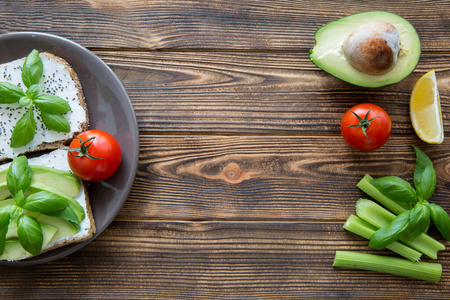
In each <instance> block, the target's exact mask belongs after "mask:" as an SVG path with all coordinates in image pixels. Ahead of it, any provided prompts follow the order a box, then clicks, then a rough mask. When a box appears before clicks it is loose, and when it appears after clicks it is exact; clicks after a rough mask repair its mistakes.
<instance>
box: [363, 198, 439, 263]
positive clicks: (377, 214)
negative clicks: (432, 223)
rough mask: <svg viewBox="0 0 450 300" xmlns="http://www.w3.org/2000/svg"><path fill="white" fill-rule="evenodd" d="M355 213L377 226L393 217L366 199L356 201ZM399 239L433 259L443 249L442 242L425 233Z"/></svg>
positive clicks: (381, 225)
mask: <svg viewBox="0 0 450 300" xmlns="http://www.w3.org/2000/svg"><path fill="white" fill-rule="evenodd" d="M356 215H357V216H358V217H360V218H361V219H363V220H365V221H367V222H369V223H370V224H372V225H374V226H376V227H377V228H381V227H384V226H386V225H388V224H389V223H390V222H391V221H392V220H394V218H395V215H394V214H393V213H391V212H390V211H388V210H387V209H385V208H383V207H382V206H380V205H378V204H377V203H375V202H373V201H371V200H368V199H359V200H358V201H357V202H356ZM400 240H401V241H402V242H404V243H405V244H407V245H408V246H410V247H412V248H414V249H416V250H417V251H420V252H422V253H423V254H425V255H427V256H428V257H431V258H433V259H437V252H438V251H440V250H444V249H445V246H444V245H443V244H441V243H440V242H438V241H436V240H435V239H433V238H432V237H430V236H429V235H427V234H425V233H422V234H421V235H420V236H419V237H417V238H416V239H415V240H413V241H410V240H409V239H407V238H406V237H401V238H400Z"/></svg>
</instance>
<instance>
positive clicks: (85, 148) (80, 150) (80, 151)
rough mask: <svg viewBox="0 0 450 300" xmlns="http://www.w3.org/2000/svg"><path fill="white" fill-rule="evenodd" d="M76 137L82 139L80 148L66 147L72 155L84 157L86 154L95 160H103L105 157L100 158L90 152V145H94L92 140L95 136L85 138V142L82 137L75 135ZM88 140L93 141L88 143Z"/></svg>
mask: <svg viewBox="0 0 450 300" xmlns="http://www.w3.org/2000/svg"><path fill="white" fill-rule="evenodd" d="M75 138H76V139H78V140H80V148H66V150H68V151H69V153H70V155H72V156H74V157H83V156H86V157H87V158H90V159H93V160H102V159H104V158H98V157H94V156H92V155H90V154H89V152H88V151H89V147H90V146H91V145H92V140H94V139H95V136H93V137H91V138H89V139H87V140H85V141H84V142H83V140H82V139H81V138H80V137H78V136H77V137H75ZM87 142H91V143H89V144H86V143H87ZM72 151H73V152H77V153H78V154H77V155H75V154H73V153H72Z"/></svg>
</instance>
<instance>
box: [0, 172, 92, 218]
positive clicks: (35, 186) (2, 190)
mask: <svg viewBox="0 0 450 300" xmlns="http://www.w3.org/2000/svg"><path fill="white" fill-rule="evenodd" d="M49 175H50V176H51V175H52V173H49ZM56 176H59V175H56ZM39 180H40V177H37V180H33V181H32V182H31V185H30V187H29V188H28V189H27V191H26V192H25V194H26V195H30V194H33V193H37V192H39V191H48V192H52V193H54V194H57V195H59V196H61V197H64V198H65V199H66V200H67V202H68V203H69V207H70V208H72V209H73V211H74V212H75V214H76V217H77V221H78V223H81V221H83V220H84V218H85V211H84V208H83V207H82V206H81V205H80V204H79V203H78V202H77V201H76V200H75V199H74V198H73V197H72V196H70V195H68V194H66V193H65V192H64V190H65V189H66V188H67V189H68V190H74V189H75V187H76V186H77V188H78V189H79V187H80V186H79V182H78V180H77V181H76V182H75V181H71V180H68V181H64V182H63V181H61V182H60V186H59V187H58V188H55V187H53V186H52V185H47V184H45V183H42V182H40V181H39ZM78 193H79V192H77V195H78ZM9 196H10V192H9V189H8V185H7V184H6V182H0V201H1V200H4V199H6V198H7V197H9ZM0 207H1V205H0Z"/></svg>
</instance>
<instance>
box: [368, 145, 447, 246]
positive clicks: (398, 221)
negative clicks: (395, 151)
mask: <svg viewBox="0 0 450 300" xmlns="http://www.w3.org/2000/svg"><path fill="white" fill-rule="evenodd" d="M412 147H413V149H414V151H415V153H416V166H415V170H414V186H415V189H414V188H413V187H412V186H411V185H410V184H409V183H408V182H407V181H405V180H403V179H401V178H399V177H396V176H386V177H382V178H378V179H373V180H372V181H371V184H372V185H373V186H375V187H376V188H377V189H378V190H379V191H380V192H381V193H383V194H384V195H385V196H387V197H389V198H390V199H392V200H395V201H398V202H407V203H409V204H410V207H411V209H409V210H406V211H404V212H403V213H401V214H399V215H398V216H397V217H396V218H395V219H394V220H393V221H392V222H391V223H389V225H387V226H385V227H383V228H380V229H379V230H377V231H376V232H375V233H374V234H373V235H372V237H371V239H370V243H369V246H370V247H372V248H375V249H383V248H385V247H386V246H387V245H389V244H391V243H392V242H394V241H396V240H397V239H398V238H400V237H402V236H404V237H406V238H407V239H409V240H414V239H416V238H417V237H418V236H419V235H421V234H422V233H424V232H426V231H427V229H428V227H429V225H430V222H431V220H432V221H433V223H434V224H435V225H436V227H437V229H438V230H439V232H440V233H441V235H442V236H443V237H444V238H445V239H446V240H450V216H449V215H448V214H447V213H446V212H445V210H444V209H443V208H442V207H440V206H439V205H437V204H434V203H429V202H428V199H429V198H430V197H431V196H432V195H433V193H434V190H435V187H436V171H435V169H434V167H433V163H432V161H431V160H430V158H429V157H428V156H427V155H426V154H425V153H424V152H423V151H422V150H420V149H419V148H417V147H416V146H414V145H412Z"/></svg>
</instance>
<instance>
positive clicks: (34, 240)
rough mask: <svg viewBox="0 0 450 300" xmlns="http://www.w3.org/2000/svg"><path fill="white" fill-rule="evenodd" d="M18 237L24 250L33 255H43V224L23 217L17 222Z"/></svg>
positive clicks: (32, 218) (31, 218)
mask: <svg viewBox="0 0 450 300" xmlns="http://www.w3.org/2000/svg"><path fill="white" fill-rule="evenodd" d="M17 237H18V238H19V242H20V244H21V245H22V247H23V249H25V250H26V251H28V252H29V253H31V254H33V255H38V254H39V253H41V248H42V242H43V241H44V236H43V234H42V228H41V224H39V222H38V221H37V220H36V219H35V218H34V217H31V216H28V215H21V216H20V217H19V219H18V220H17Z"/></svg>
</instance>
